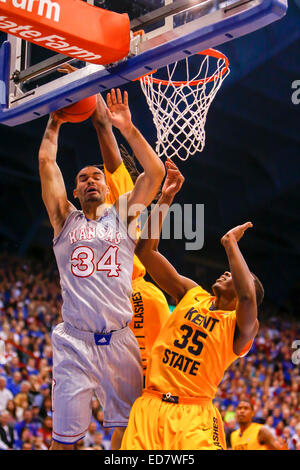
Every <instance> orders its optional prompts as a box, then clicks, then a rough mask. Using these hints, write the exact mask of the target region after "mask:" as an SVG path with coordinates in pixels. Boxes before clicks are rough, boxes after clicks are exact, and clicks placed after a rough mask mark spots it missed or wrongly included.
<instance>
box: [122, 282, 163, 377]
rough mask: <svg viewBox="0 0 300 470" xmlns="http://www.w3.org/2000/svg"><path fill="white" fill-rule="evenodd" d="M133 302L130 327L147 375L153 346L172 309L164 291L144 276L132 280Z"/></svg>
mask: <svg viewBox="0 0 300 470" xmlns="http://www.w3.org/2000/svg"><path fill="white" fill-rule="evenodd" d="M131 304H132V310H133V317H132V320H131V322H130V324H129V327H130V329H131V330H132V332H133V334H134V335H135V337H136V339H137V342H138V344H139V347H140V351H141V356H142V365H143V373H144V376H145V373H146V369H147V363H148V359H149V356H150V352H151V348H152V346H153V343H154V341H155V340H156V338H157V336H158V334H159V332H160V330H161V328H162V326H163V325H164V323H165V322H166V321H167V320H168V318H169V317H170V309H169V305H168V302H167V300H166V298H165V296H164V294H163V292H162V291H161V290H160V289H158V287H156V286H155V285H154V284H152V283H151V282H147V281H145V279H144V278H143V277H140V278H138V279H135V280H133V281H132V296H131Z"/></svg>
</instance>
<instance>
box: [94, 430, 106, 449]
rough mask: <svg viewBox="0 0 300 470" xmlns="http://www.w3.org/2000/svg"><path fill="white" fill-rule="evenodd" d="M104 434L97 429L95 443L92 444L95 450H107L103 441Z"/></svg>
mask: <svg viewBox="0 0 300 470" xmlns="http://www.w3.org/2000/svg"><path fill="white" fill-rule="evenodd" d="M102 440H103V434H102V432H100V431H96V433H95V437H94V444H93V445H92V446H91V447H92V448H93V449H94V450H105V447H104V445H103V443H102Z"/></svg>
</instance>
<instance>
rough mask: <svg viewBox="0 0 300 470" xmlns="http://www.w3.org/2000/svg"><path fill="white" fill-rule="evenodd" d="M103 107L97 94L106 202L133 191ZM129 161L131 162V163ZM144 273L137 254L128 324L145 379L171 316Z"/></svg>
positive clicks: (96, 127)
mask: <svg viewBox="0 0 300 470" xmlns="http://www.w3.org/2000/svg"><path fill="white" fill-rule="evenodd" d="M105 108H106V105H105V102H104V100H103V99H102V97H101V95H98V101H97V109H96V112H95V113H94V115H93V118H92V121H93V124H94V126H95V129H96V132H97V136H98V141H99V145H100V149H101V154H102V158H103V162H104V172H105V178H106V184H107V186H108V187H109V193H108V195H107V199H106V203H107V204H114V203H115V201H116V200H117V199H118V198H119V197H120V196H121V195H122V194H125V193H127V192H129V191H132V189H133V187H134V182H133V181H132V178H131V176H130V174H129V172H128V170H127V168H126V166H125V165H124V162H123V160H122V157H121V155H120V150H119V147H118V144H117V142H116V139H115V137H114V134H113V131H112V126H111V124H110V122H109V120H108V119H107V117H106V113H105ZM122 154H123V155H124V157H125V158H127V161H128V159H129V158H130V156H129V154H128V153H127V155H126V150H125V148H123V149H122ZM132 165H133V166H134V163H132ZM145 275H146V269H145V267H144V266H143V265H142V263H141V261H140V260H139V259H138V257H137V256H134V262H133V273H132V296H131V304H132V309H133V318H132V321H131V323H130V324H129V327H130V328H131V330H132V331H133V333H134V335H135V337H136V339H137V342H138V344H139V347H140V351H141V357H142V366H143V374H144V379H145V373H146V369H147V363H148V358H149V355H150V351H151V347H152V345H153V343H154V340H155V339H156V337H157V335H158V333H159V331H160V329H161V327H162V325H163V324H164V323H165V321H166V320H167V319H168V318H169V316H170V309H169V306H168V303H167V300H166V297H165V295H164V294H163V292H162V291H161V290H160V289H158V287H157V286H155V285H154V284H153V283H151V282H147V281H146V280H145V278H144V276H145Z"/></svg>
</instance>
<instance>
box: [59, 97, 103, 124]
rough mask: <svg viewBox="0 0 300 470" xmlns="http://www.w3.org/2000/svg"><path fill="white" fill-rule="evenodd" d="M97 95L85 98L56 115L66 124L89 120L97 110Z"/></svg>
mask: <svg viewBox="0 0 300 470" xmlns="http://www.w3.org/2000/svg"><path fill="white" fill-rule="evenodd" d="M96 105H97V95H93V96H89V97H88V98H84V99H83V100H81V101H78V102H77V103H74V104H71V105H70V106H66V107H65V108H62V109H59V110H58V111H56V114H57V115H58V116H59V117H60V118H61V119H63V120H64V121H66V122H82V121H85V120H86V119H88V118H89V117H90V116H91V115H92V114H93V112H94V111H95V109H96Z"/></svg>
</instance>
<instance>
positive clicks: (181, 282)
mask: <svg viewBox="0 0 300 470" xmlns="http://www.w3.org/2000/svg"><path fill="white" fill-rule="evenodd" d="M136 255H137V256H138V257H139V259H140V261H141V262H142V263H143V265H144V266H145V268H146V270H147V272H148V273H149V275H150V276H151V277H152V279H153V280H154V281H155V282H156V283H157V284H158V286H159V287H160V288H161V289H162V290H163V291H165V292H167V293H168V294H169V295H171V296H172V297H173V298H174V299H175V300H176V302H177V303H178V302H180V300H181V299H182V298H183V297H184V296H185V294H186V293H187V292H188V291H189V290H190V289H192V288H193V287H197V286H198V284H197V283H196V282H194V281H192V280H191V279H189V278H187V277H184V276H181V275H180V274H179V273H178V272H177V271H176V269H175V268H174V266H172V264H171V263H170V262H169V261H168V260H167V259H166V258H165V257H164V256H163V255H162V254H161V253H159V252H158V251H152V250H151V251H149V252H147V251H146V250H143V249H142V243H140V242H138V243H137V248H136Z"/></svg>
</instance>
